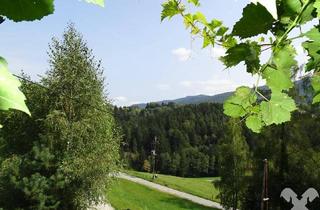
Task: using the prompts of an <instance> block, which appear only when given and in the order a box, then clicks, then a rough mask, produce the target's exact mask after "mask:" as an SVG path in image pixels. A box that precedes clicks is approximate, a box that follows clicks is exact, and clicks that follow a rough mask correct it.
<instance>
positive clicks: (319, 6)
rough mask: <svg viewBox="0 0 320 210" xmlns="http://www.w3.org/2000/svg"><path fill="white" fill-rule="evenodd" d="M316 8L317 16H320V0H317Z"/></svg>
mask: <svg viewBox="0 0 320 210" xmlns="http://www.w3.org/2000/svg"><path fill="white" fill-rule="evenodd" d="M313 6H314V8H316V11H317V17H318V18H320V0H317V1H316V2H315V3H314V5H313Z"/></svg>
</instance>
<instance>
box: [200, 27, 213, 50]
mask: <svg viewBox="0 0 320 210" xmlns="http://www.w3.org/2000/svg"><path fill="white" fill-rule="evenodd" d="M202 36H203V44H202V48H206V47H207V46H208V45H210V44H211V45H212V46H213V47H214V44H215V43H214V40H215V37H214V36H213V35H211V34H210V33H209V32H208V31H207V30H206V28H205V29H204V30H203V31H202Z"/></svg>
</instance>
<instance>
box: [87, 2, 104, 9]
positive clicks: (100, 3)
mask: <svg viewBox="0 0 320 210" xmlns="http://www.w3.org/2000/svg"><path fill="white" fill-rule="evenodd" d="M86 2H88V3H91V4H96V5H98V6H100V7H104V0H86Z"/></svg>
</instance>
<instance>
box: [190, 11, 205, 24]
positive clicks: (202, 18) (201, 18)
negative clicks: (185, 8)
mask: <svg viewBox="0 0 320 210" xmlns="http://www.w3.org/2000/svg"><path fill="white" fill-rule="evenodd" d="M193 20H195V21H199V22H200V23H202V24H204V25H206V24H207V18H206V16H204V14H202V13H201V12H196V14H194V15H193Z"/></svg>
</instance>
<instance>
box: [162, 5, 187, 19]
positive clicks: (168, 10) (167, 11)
mask: <svg viewBox="0 0 320 210" xmlns="http://www.w3.org/2000/svg"><path fill="white" fill-rule="evenodd" d="M162 7H163V11H162V13H161V21H163V20H164V19H166V18H169V19H170V18H172V17H173V16H175V15H177V14H179V13H180V11H181V10H182V11H183V8H180V7H179V3H178V2H177V1H176V0H168V1H166V2H165V3H163V4H162Z"/></svg>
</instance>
